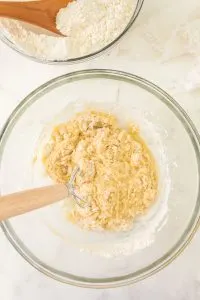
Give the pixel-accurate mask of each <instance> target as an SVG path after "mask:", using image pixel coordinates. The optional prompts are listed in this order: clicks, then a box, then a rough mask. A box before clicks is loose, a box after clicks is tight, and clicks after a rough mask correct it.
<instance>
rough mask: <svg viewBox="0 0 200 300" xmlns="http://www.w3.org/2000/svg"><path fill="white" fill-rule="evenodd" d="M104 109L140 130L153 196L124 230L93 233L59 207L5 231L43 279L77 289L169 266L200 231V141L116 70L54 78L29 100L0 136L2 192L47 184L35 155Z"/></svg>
mask: <svg viewBox="0 0 200 300" xmlns="http://www.w3.org/2000/svg"><path fill="white" fill-rule="evenodd" d="M86 107H87V108H94V109H99V110H104V111H109V112H112V113H113V114H115V115H116V116H117V117H118V118H119V119H120V120H121V122H122V123H127V122H130V121H131V122H134V123H135V124H137V125H138V126H139V128H140V132H141V135H142V137H143V138H144V139H145V140H146V142H147V144H148V145H149V147H150V149H151V151H152V152H153V155H154V157H155V160H156V163H157V167H158V171H159V193H158V199H157V200H156V203H155V204H154V205H153V206H152V208H151V209H150V210H149V211H148V213H147V214H146V215H145V216H143V217H140V218H138V219H137V220H136V221H135V223H134V226H133V229H132V230H131V231H130V232H126V233H117V234H114V233H105V232H101V233H95V232H93V233H91V232H87V231H82V230H80V229H79V228H77V227H76V226H74V225H72V224H70V223H69V221H67V220H66V218H65V213H64V208H63V203H62V202H60V203H56V204H54V205H51V206H49V207H45V208H42V209H40V210H37V211H34V212H31V213H28V214H25V215H23V216H18V217H15V218H12V219H10V220H7V221H5V222H2V224H1V226H2V229H3V231H4V232H5V234H6V236H7V237H8V239H9V241H10V242H11V243H12V245H13V246H14V247H15V249H16V250H17V251H18V252H19V253H20V254H21V255H22V256H23V257H24V258H25V259H26V260H27V261H28V262H29V263H30V264H31V265H33V266H34V267H35V268H37V269H38V270H39V271H41V272H43V273H45V274H46V275H48V276H50V277H52V278H54V279H56V280H59V281H62V282H65V283H68V284H73V285H77V286H83V287H95V288H107V287H117V286H122V285H127V284H130V283H134V282H136V281H138V280H142V279H144V278H146V277H148V276H151V275H152V274H154V273H155V272H157V271H159V270H161V269H162V268H164V267H165V266H167V265H168V264H169V263H170V262H172V261H173V260H174V259H175V258H176V257H177V256H178V255H179V254H180V253H181V252H182V250H183V249H184V248H185V246H186V245H187V244H188V243H189V242H190V240H191V238H192V236H193V235H194V233H195V232H196V230H197V228H198V225H199V209H200V198H199V163H200V153H199V150H200V148H199V146H200V145H199V142H200V140H199V135H198V133H197V130H196V129H195V127H194V125H193V124H192V122H191V120H190V118H189V117H188V116H187V114H186V113H185V112H184V110H183V109H182V108H181V107H180V106H179V105H178V104H177V103H176V102H175V101H174V99H173V98H171V97H170V96H169V95H168V94H167V93H166V92H164V91H163V90H162V89H160V88H159V87H157V86H156V85H154V84H153V83H151V82H149V81H147V80H145V79H143V78H141V77H138V76H135V75H131V74H127V73H124V72H120V71H112V70H84V71H79V72H74V73H70V74H66V75H63V76H61V77H58V78H55V79H53V80H51V81H49V82H47V83H45V84H44V85H42V86H40V87H39V88H38V89H36V90H35V91H33V92H32V93H31V94H30V95H28V96H27V97H26V98H25V99H24V100H23V101H22V102H21V103H20V105H19V106H18V107H17V108H16V109H15V111H14V112H13V113H12V114H11V116H10V118H9V119H8V121H7V123H6V125H5V127H4V129H3V131H2V133H1V137H0V180H1V193H2V194H5V193H9V192H15V191H19V190H22V189H27V188H32V187H36V186H41V185H44V184H47V183H49V182H50V181H49V179H48V178H47V176H46V175H45V173H44V169H43V166H42V163H41V160H40V155H41V149H42V147H43V144H44V143H45V141H46V140H47V139H48V137H49V134H50V132H51V129H52V127H53V126H55V124H58V123H60V122H63V121H66V120H68V119H69V118H70V117H71V116H73V115H74V114H75V113H76V112H79V111H82V110H83V109H85V108H86Z"/></svg>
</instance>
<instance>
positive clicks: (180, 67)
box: [0, 0, 200, 300]
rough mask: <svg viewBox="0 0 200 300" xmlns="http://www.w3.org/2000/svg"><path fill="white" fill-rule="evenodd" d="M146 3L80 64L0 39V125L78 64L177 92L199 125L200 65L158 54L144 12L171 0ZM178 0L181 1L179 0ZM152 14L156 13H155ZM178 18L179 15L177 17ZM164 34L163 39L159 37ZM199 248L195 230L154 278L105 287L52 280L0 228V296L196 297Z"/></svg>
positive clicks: (9, 299) (193, 59) (199, 292)
mask: <svg viewBox="0 0 200 300" xmlns="http://www.w3.org/2000/svg"><path fill="white" fill-rule="evenodd" d="M145 2H146V4H145V5H144V8H143V12H142V14H141V15H140V17H139V19H138V21H137V24H136V25H135V28H133V30H132V31H131V32H130V33H129V34H128V36H126V37H125V38H124V40H123V41H121V43H120V45H119V46H118V47H117V48H115V49H113V50H112V52H111V53H109V54H107V55H104V56H102V57H100V58H99V59H96V60H92V61H90V62H88V63H84V64H81V65H74V66H53V65H52V66H51V65H49V66H48V65H41V64H37V63H35V62H31V61H29V60H28V59H26V58H23V57H21V56H19V55H18V54H17V53H15V52H13V51H12V50H10V49H9V48H8V47H7V46H5V45H4V44H2V43H1V42H0V126H1V125H2V124H3V123H4V121H5V120H6V118H7V116H8V115H9V113H10V112H11V110H12V109H13V108H14V107H15V106H16V105H17V104H18V103H19V101H20V100H21V99H22V98H23V97H24V96H25V95H27V94H28V93H29V92H30V91H31V90H33V89H34V88H36V87H37V86H38V85H40V84H42V83H44V82H45V81H47V80H49V79H51V78H53V77H55V76H58V75H61V74H64V73H67V72H70V71H74V70H78V69H83V68H90V67H98V68H103V67H105V68H115V69H121V70H124V71H129V72H132V73H135V74H138V75H141V76H143V77H145V78H147V79H149V80H151V81H153V82H154V83H157V84H159V85H160V86H161V87H163V88H164V89H166V90H167V91H168V92H170V94H171V95H172V96H174V97H175V99H176V100H177V101H178V102H179V103H180V104H181V105H182V106H183V108H184V109H185V110H186V111H187V113H188V114H189V116H190V117H191V118H192V120H193V121H194V123H195V125H196V126H197V128H198V129H199V130H200V102H199V96H200V88H199V89H198V87H199V86H198V80H197V76H199V70H200V64H199V58H198V57H197V56H196V55H194V54H193V56H192V55H189V54H187V55H184V56H179V55H177V53H176V55H175V54H174V53H175V52H173V50H172V53H171V54H172V55H171V54H170V55H169V52H168V59H167V60H164V59H161V58H162V55H160V53H161V54H163V53H164V52H165V51H166V47H167V45H166V44H167V43H164V44H162V43H161V44H162V46H163V45H164V48H162V47H160V48H159V49H157V48H155V44H157V43H155V35H153V34H152V32H151V30H150V31H148V28H149V26H150V25H149V23H148V17H149V16H151V15H152V14H153V11H154V12H155V10H153V8H156V7H157V8H158V7H160V8H161V9H162V12H163V8H164V4H166V3H167V2H168V3H169V2H170V3H173V2H174V1H172V0H162V1H160V0H146V1H145ZM181 2H182V4H183V1H181ZM184 2H185V1H184ZM186 2H188V3H187V6H190V5H191V6H192V5H193V4H192V3H193V2H194V1H192V0H191V1H186ZM195 2H197V1H195ZM161 3H162V4H161ZM177 3H179V4H180V1H179V0H177V1H176V4H173V5H171V9H172V12H174V11H175V12H176V15H179V16H180V14H182V11H183V7H182V6H181V7H178V4H177ZM161 6H162V7H161ZM167 11H168V15H167V13H166V15H167V17H166V19H165V18H164V17H163V13H162V14H161V16H162V17H160V18H158V17H157V19H156V23H155V24H157V22H161V21H162V24H165V27H166V28H167V26H171V25H167V18H169V15H170V16H171V14H170V13H169V10H166V12H167ZM154 17H155V18H156V16H154ZM178 21H179V20H178V19H177V20H176V22H178ZM176 22H175V23H176ZM169 23H170V22H169ZM179 23H180V22H179ZM141 24H142V25H141ZM144 24H146V31H144V28H145V25H144ZM170 24H171V23H170ZM155 28H156V29H157V28H160V31H159V30H158V33H159V34H160V35H164V32H163V31H162V30H161V29H163V30H164V26H161V24H160V23H159V24H157V25H155ZM141 32H143V33H141ZM145 37H146V39H145ZM162 39H163V41H164V37H163V36H162ZM163 41H162V42H163ZM165 41H166V40H165ZM151 45H153V46H151ZM158 50H159V51H160V52H159V51H158ZM164 50H165V51H164ZM173 54H174V55H173ZM179 54H180V53H179ZM172 58H173V59H172ZM193 81H194V84H193ZM194 88H195V89H194ZM199 249H200V234H199V233H197V234H196V236H195V238H194V239H193V241H192V243H191V244H190V245H189V246H188V248H187V249H186V250H185V251H184V253H183V254H182V255H181V256H180V257H179V258H177V259H176V260H175V261H174V262H173V263H172V264H171V265H170V266H168V267H167V268H165V269H164V270H163V271H161V272H159V273H157V274H156V275H154V276H153V277H151V278H149V279H146V280H145V281H143V282H140V283H137V284H135V285H134V286H131V287H124V288H119V289H115V290H104V291H103V290H87V289H80V288H76V287H71V286H67V285H64V284H61V283H58V282H55V281H53V280H52V279H50V278H47V277H45V276H44V275H43V274H40V273H39V272H38V271H36V270H35V269H34V268H32V267H31V266H30V265H29V264H28V263H26V262H25V261H24V260H23V259H22V258H21V257H20V256H19V255H18V254H17V253H16V251H15V250H14V249H13V248H12V246H11V245H10V244H9V243H8V241H7V240H6V238H5V236H4V235H3V233H1V232H0V299H2V300H18V299H20V300H27V299H28V300H35V299H41V300H42V299H44V300H46V299H48V300H55V299H59V300H64V299H75V300H79V299H83V300H86V299H87V300H90V299H92V300H107V299H115V300H118V299H120V300H121V299H123V300H129V299H137V300H139V299H142V300H151V299H152V300H160V299H164V300H165V299H166V300H175V299H176V300H197V299H200V267H199V266H200V255H199Z"/></svg>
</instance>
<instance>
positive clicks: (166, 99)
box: [0, 69, 200, 289]
mask: <svg viewBox="0 0 200 300" xmlns="http://www.w3.org/2000/svg"><path fill="white" fill-rule="evenodd" d="M93 78H107V79H112V80H113V79H114V80H119V81H123V82H127V83H130V84H135V85H137V86H139V87H141V88H143V89H145V90H146V91H148V92H150V93H152V94H153V95H154V96H155V97H157V99H158V100H160V101H162V102H163V103H164V104H165V105H166V106H167V107H168V108H169V109H171V111H172V112H173V113H174V114H175V116H176V117H177V118H178V119H179V121H180V122H181V124H182V125H183V127H184V128H185V130H186V132H187V133H188V135H189V137H190V140H191V143H192V145H193V148H194V151H195V154H196V159H197V164H198V177H199V178H200V135H199V133H198V131H197V129H196V127H195V126H194V124H193V122H192V121H191V119H190V117H189V116H188V115H187V113H186V112H185V111H184V109H183V108H182V107H181V106H180V105H179V104H178V103H177V102H176V101H175V100H174V99H173V98H172V97H171V96H170V95H169V94H168V93H166V92H165V91H164V90H162V89H161V88H159V87H158V86H157V85H155V84H154V83H152V82H150V81H148V80H146V79H144V78H142V77H139V76H137V75H133V74H131V73H126V72H123V71H116V70H109V69H87V70H82V71H75V72H71V73H67V74H65V75H61V76H59V77H56V78H54V79H51V80H50V81H48V82H46V83H44V84H42V85H41V86H39V87H38V88H37V89H35V90H34V91H33V92H31V93H30V94H29V95H28V96H26V97H25V98H24V99H23V100H22V101H21V102H20V103H19V105H18V106H17V107H16V108H15V110H14V111H13V112H12V113H11V115H10V117H9V118H8V119H7V122H6V123H5V125H4V127H3V129H2V131H1V133H0V164H1V158H2V153H3V151H4V147H5V145H6V140H7V138H8V137H9V134H10V133H11V131H12V128H13V127H14V125H15V124H16V122H17V121H18V119H19V118H20V116H21V115H22V114H23V113H24V112H25V111H26V109H27V108H28V107H29V106H31V105H32V104H33V103H34V102H35V101H37V100H39V98H40V96H41V95H44V94H45V93H46V92H48V91H49V90H52V89H53V88H56V87H58V86H61V85H62V84H65V83H69V82H72V81H77V80H84V79H93ZM0 225H1V228H2V230H3V232H4V233H5V235H6V237H7V238H8V240H9V241H10V242H11V244H12V245H13V247H14V248H15V249H16V250H17V252H18V253H19V254H20V255H21V256H22V257H23V258H24V259H25V260H26V261H27V262H29V263H30V264H31V265H32V266H33V267H35V268H36V269H37V270H39V271H40V272H42V273H44V274H46V275H47V276H49V277H51V278H53V279H55V280H58V281H60V282H63V283H67V284H70V285H75V286H79V287H86V288H104V289H105V288H113V287H120V286H125V285H129V284H133V283H135V282H137V281H140V280H143V279H145V278H147V277H149V276H151V275H153V274H155V273H157V272H158V271H160V270H162V269H163V268H164V267H166V266H167V265H169V264H170V263H171V262H172V261H173V260H174V259H175V258H176V257H178V256H179V255H180V253H181V252H182V251H183V250H184V249H185V247H186V246H187V245H188V244H189V243H190V241H191V240H192V238H193V236H194V234H195V233H196V231H197V230H198V227H199V225H200V182H199V183H198V195H197V200H196V205H195V209H194V212H193V216H192V218H191V220H190V222H189V224H188V226H187V228H186V229H185V231H184V233H183V234H182V236H181V237H179V240H178V241H177V242H176V244H175V245H174V246H173V247H172V248H171V249H170V250H169V251H168V252H167V253H165V254H164V255H163V256H162V257H160V258H159V259H158V260H156V261H154V262H153V263H152V264H150V265H148V266H147V267H145V268H142V269H140V270H138V271H136V272H134V273H131V274H128V275H124V276H119V277H111V278H100V279H99V278H96V279H93V278H86V277H81V276H75V275H72V274H68V273H65V272H61V271H58V270H56V269H53V268H51V267H49V266H48V265H46V264H44V263H43V262H42V261H40V260H39V259H37V258H36V257H35V256H34V255H33V254H32V253H31V252H30V251H29V250H28V249H27V248H26V246H25V245H24V244H23V242H22V241H21V240H20V239H19V238H18V236H17V235H16V234H15V231H14V230H13V228H12V226H11V225H10V223H9V221H4V222H1V224H0Z"/></svg>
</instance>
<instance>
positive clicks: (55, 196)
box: [0, 184, 67, 221]
mask: <svg viewBox="0 0 200 300" xmlns="http://www.w3.org/2000/svg"><path fill="white" fill-rule="evenodd" d="M66 196H67V187H66V186H64V185H61V184H57V185H53V186H47V187H42V188H37V189H33V190H28V191H24V192H19V193H14V194H10V195H6V196H2V197H0V221H3V220H5V219H8V218H11V217H14V216H17V215H21V214H24V213H26V212H29V211H32V210H34V209H37V208H41V207H43V206H46V205H49V204H52V203H54V202H57V201H59V200H62V199H63V198H65V197H66Z"/></svg>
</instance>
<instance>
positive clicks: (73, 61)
mask: <svg viewBox="0 0 200 300" xmlns="http://www.w3.org/2000/svg"><path fill="white" fill-rule="evenodd" d="M143 3H144V0H137V4H136V7H135V10H134V13H133V15H132V17H131V20H130V21H129V23H128V24H127V26H126V28H125V29H124V30H123V31H122V32H121V33H120V34H119V35H118V36H117V37H116V38H115V39H114V40H113V41H112V42H111V43H109V44H108V45H106V46H105V47H103V48H101V49H100V50H98V51H96V52H93V53H90V54H87V55H84V56H80V57H76V58H71V59H61V60H50V59H42V58H37V57H35V56H33V55H31V54H28V53H26V52H25V51H23V50H22V49H20V48H19V47H18V46H17V45H15V44H14V43H13V42H12V41H11V40H10V39H9V38H7V37H6V36H5V35H4V34H3V32H2V30H1V28H0V40H1V41H2V42H4V43H5V44H6V45H7V46H8V47H10V48H11V49H13V50H15V51H16V52H17V53H19V54H20V55H22V56H25V57H27V58H29V59H31V60H33V61H35V62H38V63H43V64H49V65H60V64H65V65H72V64H77V63H83V62H86V61H88V60H91V59H93V58H96V57H99V56H100V55H101V54H103V53H106V51H108V50H109V49H111V48H112V47H114V46H116V45H117V43H118V42H119V41H120V40H121V38H122V37H124V36H125V34H126V33H127V32H128V31H129V30H130V28H131V27H132V25H133V24H134V22H135V21H136V19H137V17H138V15H139V13H140V11H141V9H142V6H143Z"/></svg>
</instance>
